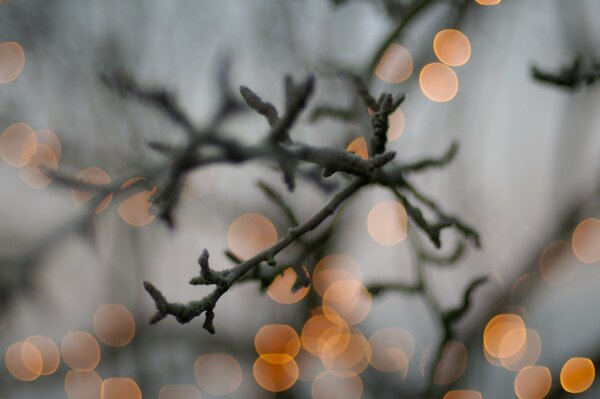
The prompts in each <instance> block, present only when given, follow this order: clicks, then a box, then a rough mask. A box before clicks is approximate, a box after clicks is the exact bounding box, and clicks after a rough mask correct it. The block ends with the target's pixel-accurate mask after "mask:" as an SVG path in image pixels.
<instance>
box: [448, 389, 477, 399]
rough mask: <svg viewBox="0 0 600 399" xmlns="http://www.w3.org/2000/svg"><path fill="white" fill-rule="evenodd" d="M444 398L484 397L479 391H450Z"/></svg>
mask: <svg viewBox="0 0 600 399" xmlns="http://www.w3.org/2000/svg"><path fill="white" fill-rule="evenodd" d="M443 399H483V396H481V393H479V392H478V391H466V390H462V391H448V392H446V394H445V395H444V398H443Z"/></svg>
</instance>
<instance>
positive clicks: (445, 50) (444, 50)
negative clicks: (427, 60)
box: [433, 29, 471, 66]
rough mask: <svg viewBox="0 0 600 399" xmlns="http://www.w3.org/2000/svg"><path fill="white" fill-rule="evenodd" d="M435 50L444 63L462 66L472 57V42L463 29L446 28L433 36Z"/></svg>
mask: <svg viewBox="0 0 600 399" xmlns="http://www.w3.org/2000/svg"><path fill="white" fill-rule="evenodd" d="M433 51H434V53H435V55H436V56H437V57H438V59H439V60H440V61H442V62H443V63H444V64H446V65H449V66H461V65H464V64H466V63H467V62H468V61H469V58H470V57H471V43H470V42H469V39H468V38H467V36H465V34H464V33H462V32H461V31H459V30H456V29H444V30H442V31H439V32H438V33H437V34H436V35H435V37H434V38H433Z"/></svg>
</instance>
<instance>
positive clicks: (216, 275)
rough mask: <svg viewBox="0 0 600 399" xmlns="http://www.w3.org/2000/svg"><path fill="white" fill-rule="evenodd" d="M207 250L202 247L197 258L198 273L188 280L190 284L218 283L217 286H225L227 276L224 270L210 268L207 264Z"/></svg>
mask: <svg viewBox="0 0 600 399" xmlns="http://www.w3.org/2000/svg"><path fill="white" fill-rule="evenodd" d="M208 257H209V255H208V251H207V250H206V249H204V250H203V251H202V254H201V255H200V258H199V259H198V264H199V265H200V275H199V276H197V277H194V278H192V279H191V280H190V284H191V285H212V284H214V285H218V286H227V277H226V272H225V271H221V272H217V271H214V270H212V269H211V268H210V265H209V264H208Z"/></svg>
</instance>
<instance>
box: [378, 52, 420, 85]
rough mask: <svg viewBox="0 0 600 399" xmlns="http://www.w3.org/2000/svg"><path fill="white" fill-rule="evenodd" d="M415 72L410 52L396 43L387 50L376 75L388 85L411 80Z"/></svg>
mask: <svg viewBox="0 0 600 399" xmlns="http://www.w3.org/2000/svg"><path fill="white" fill-rule="evenodd" d="M412 71H413V59H412V56H411V55H410V52H409V51H408V50H407V49H406V48H405V47H404V46H401V45H399V44H396V43H392V44H391V45H390V46H389V47H388V48H387V49H386V50H385V53H384V54H383V56H382V57H381V59H380V60H379V64H377V67H376V68H375V75H376V76H377V77H378V78H379V79H381V80H383V81H384V82H387V83H402V82H404V81H405V80H406V79H408V78H410V75H411V74H412Z"/></svg>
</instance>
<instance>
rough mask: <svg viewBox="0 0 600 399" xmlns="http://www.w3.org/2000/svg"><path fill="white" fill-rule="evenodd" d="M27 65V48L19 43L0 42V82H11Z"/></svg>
mask: <svg viewBox="0 0 600 399" xmlns="http://www.w3.org/2000/svg"><path fill="white" fill-rule="evenodd" d="M24 67H25V50H23V47H21V45H20V44H19V43H16V42H2V43H0V83H10V82H12V81H13V80H15V79H16V78H18V77H19V75H21V72H23V68H24Z"/></svg>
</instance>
